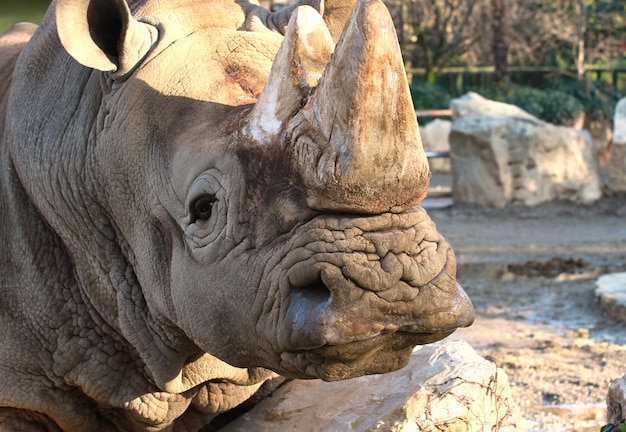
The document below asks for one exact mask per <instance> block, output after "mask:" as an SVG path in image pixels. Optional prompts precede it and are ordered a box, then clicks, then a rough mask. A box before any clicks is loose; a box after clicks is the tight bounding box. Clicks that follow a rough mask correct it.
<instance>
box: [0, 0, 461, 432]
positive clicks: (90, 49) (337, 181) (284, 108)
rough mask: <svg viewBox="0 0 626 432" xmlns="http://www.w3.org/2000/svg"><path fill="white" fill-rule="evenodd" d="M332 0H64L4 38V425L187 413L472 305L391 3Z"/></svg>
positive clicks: (230, 402)
mask: <svg viewBox="0 0 626 432" xmlns="http://www.w3.org/2000/svg"><path fill="white" fill-rule="evenodd" d="M333 1H334V0H328V1H327V3H325V4H324V3H323V2H322V1H320V0H314V1H308V3H307V4H305V3H302V4H297V5H294V6H292V7H289V8H285V9H282V10H280V11H276V12H270V11H268V10H267V9H264V8H263V7H261V6H260V5H258V4H256V3H252V2H248V1H247V0H235V1H233V0H135V1H131V2H128V3H127V2H126V1H125V0H55V1H53V2H52V4H51V6H50V8H49V10H48V12H47V13H46V15H45V17H44V18H43V21H42V23H41V25H40V26H38V27H36V26H34V25H29V24H19V25H16V26H15V27H14V28H12V29H11V30H9V31H8V32H7V33H6V34H5V35H4V36H2V38H0V107H1V108H0V109H1V111H0V112H1V115H0V131H1V134H2V135H1V137H2V138H1V140H2V142H1V146H0V151H1V155H0V164H1V168H0V175H1V180H0V181H1V183H0V187H1V192H0V193H1V199H2V206H1V209H0V221H1V228H0V236H1V239H2V253H1V255H0V257H1V258H0V260H1V261H0V265H1V270H0V273H1V275H0V289H1V292H0V335H1V337H2V344H1V346H0V383H1V384H0V430H51V431H56V430H66V431H83V430H97V431H157V430H176V431H183V430H184V431H195V430H198V428H200V427H202V425H204V424H206V423H207V422H209V421H210V420H211V419H213V418H214V417H215V416H217V415H218V414H220V413H223V412H226V411H228V410H231V409H232V408H233V407H235V406H237V405H238V404H240V403H242V402H243V401H245V400H247V399H248V398H249V397H250V396H251V395H252V394H254V393H255V392H256V391H257V389H258V388H259V387H260V386H261V385H262V383H264V382H265V381H267V380H268V379H270V378H272V377H276V376H278V374H279V375H282V376H285V377H290V378H294V379H314V378H321V379H323V380H329V381H330V380H343V379H348V378H351V377H356V376H361V375H365V374H375V373H385V372H389V371H393V370H397V369H398V368H401V367H403V366H404V365H405V364H406V363H407V362H408V359H409V357H410V354H411V352H412V349H413V348H414V347H415V346H416V345H420V344H426V343H431V342H434V341H437V340H440V339H442V338H444V337H446V336H447V335H449V334H451V333H452V332H453V331H454V330H455V329H456V328H458V327H460V326H467V325H469V324H471V321H472V320H473V309H472V305H471V302H470V300H469V299H468V297H467V295H466V294H465V293H464V291H463V290H462V288H461V287H460V286H459V285H458V284H457V282H456V268H455V266H456V264H455V257H454V253H453V250H452V249H451V247H450V245H449V244H448V243H447V242H446V241H445V240H444V239H443V237H442V236H441V235H440V234H439V233H438V232H437V230H436V227H435V225H434V223H433V222H432V220H431V219H430V218H429V217H428V215H427V213H426V212H425V211H424V209H423V208H422V207H421V206H420V203H421V201H422V199H423V198H424V196H425V194H426V192H427V187H428V183H429V181H430V172H429V169H428V163H427V159H426V157H425V155H424V151H423V149H422V146H421V142H420V139H419V133H418V125H417V121H416V118H415V113H414V111H413V105H412V103H411V98H410V93H409V90H408V85H407V81H406V77H405V71H404V68H403V63H402V58H401V55H400V50H399V45H398V41H397V36H396V34H395V31H394V27H393V24H392V21H391V18H390V15H389V13H388V11H387V10H386V8H385V6H384V5H383V3H382V2H381V1H379V0H358V2H352V1H350V0H338V1H335V2H334V3H333ZM355 3H356V4H355Z"/></svg>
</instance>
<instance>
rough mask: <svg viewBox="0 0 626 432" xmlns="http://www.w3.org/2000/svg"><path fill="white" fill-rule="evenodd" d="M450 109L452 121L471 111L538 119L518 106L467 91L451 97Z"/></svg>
mask: <svg viewBox="0 0 626 432" xmlns="http://www.w3.org/2000/svg"><path fill="white" fill-rule="evenodd" d="M450 109H451V110H452V121H455V120H458V119H460V118H461V117H465V116H467V115H469V114H472V113H480V114H497V115H503V116H513V117H519V118H525V119H528V120H537V121H538V120H539V119H537V117H535V116H534V115H532V114H530V113H528V112H526V111H524V110H523V109H521V108H520V107H518V106H515V105H511V104H507V103H504V102H497V101H493V100H490V99H487V98H484V97H482V96H481V95H479V94H478V93H474V92H469V93H466V94H464V95H463V96H461V97H460V98H456V99H452V101H450Z"/></svg>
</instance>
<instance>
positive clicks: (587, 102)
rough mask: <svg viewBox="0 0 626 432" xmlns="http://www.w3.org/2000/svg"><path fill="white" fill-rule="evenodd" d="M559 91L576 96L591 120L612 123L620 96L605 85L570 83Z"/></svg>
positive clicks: (593, 82) (589, 82)
mask: <svg viewBox="0 0 626 432" xmlns="http://www.w3.org/2000/svg"><path fill="white" fill-rule="evenodd" d="M559 90H560V91H562V92H564V93H567V94H569V95H571V96H574V97H575V98H576V99H578V100H579V101H580V102H581V103H582V104H583V107H584V110H585V115H586V117H587V119H589V120H596V121H603V122H611V121H613V115H614V111H615V105H616V104H617V101H618V100H619V99H620V95H619V94H618V93H617V92H616V91H615V90H614V89H613V88H611V87H607V85H606V84H605V83H602V82H599V81H570V82H568V83H566V84H564V85H562V86H559Z"/></svg>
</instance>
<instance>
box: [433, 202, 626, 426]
mask: <svg viewBox="0 0 626 432" xmlns="http://www.w3.org/2000/svg"><path fill="white" fill-rule="evenodd" d="M429 214H430V215H431V217H432V218H433V220H434V221H435V222H436V224H437V227H438V229H439V231H440V232H441V233H442V234H443V235H444V236H445V237H446V239H447V240H448V241H449V242H450V243H451V244H452V246H453V248H454V249H455V251H456V254H457V260H458V263H459V268H458V279H459V281H460V283H461V284H462V285H463V286H464V288H465V289H466V291H467V292H468V294H469V295H470V297H471V298H472V301H473V302H474V306H475V308H476V312H477V314H476V315H477V318H476V322H475V324H474V325H473V326H472V327H470V328H468V329H462V330H460V331H458V332H457V333H455V334H454V335H453V336H452V337H456V338H463V339H466V340H467V341H468V342H470V343H471V344H472V346H473V347H474V348H475V349H476V350H477V351H478V352H479V353H480V354H481V355H483V356H484V357H487V358H490V359H492V360H494V361H495V362H497V364H498V365H499V366H501V367H502V368H503V369H504V370H505V371H506V373H507V374H508V376H509V380H510V382H511V387H512V390H513V393H514V396H515V397H516V400H517V403H518V405H519V406H520V409H521V412H522V415H523V417H524V418H525V419H526V422H527V428H528V430H529V431H559V432H561V431H599V430H600V426H602V425H603V424H604V423H605V422H606V419H605V415H606V414H605V397H606V392H607V388H608V383H609V382H610V381H612V380H613V379H615V378H618V377H620V376H622V375H624V374H625V373H626V324H625V323H624V322H622V321H620V320H616V319H613V318H612V317H610V316H608V315H607V313H606V312H605V311H603V310H602V309H601V308H600V307H599V304H598V301H597V299H596V298H595V296H594V289H595V280H596V278H597V276H598V275H600V274H605V273H610V272H617V271H626V223H624V222H625V220H626V198H624V197H617V196H614V197H610V198H605V199H603V200H602V201H601V202H599V203H597V204H596V205H594V206H592V207H581V206H576V205H573V204H567V203H551V204H548V205H543V206H539V207H536V208H521V207H509V208H506V209H485V208H480V207H476V206H471V205H454V206H452V207H450V208H446V209H440V210H429ZM624 318H625V319H626V317H624Z"/></svg>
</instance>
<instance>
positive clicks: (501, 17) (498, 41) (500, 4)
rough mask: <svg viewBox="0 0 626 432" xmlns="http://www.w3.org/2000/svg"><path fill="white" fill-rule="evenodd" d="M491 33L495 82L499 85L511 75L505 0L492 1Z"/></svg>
mask: <svg viewBox="0 0 626 432" xmlns="http://www.w3.org/2000/svg"><path fill="white" fill-rule="evenodd" d="M491 31H492V36H491V41H492V46H493V65H494V72H493V80H494V81H495V82H496V83H499V82H500V81H502V79H504V78H505V77H506V76H507V75H508V73H509V67H508V65H509V64H508V55H509V35H508V25H507V17H506V8H505V4H504V0H491Z"/></svg>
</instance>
